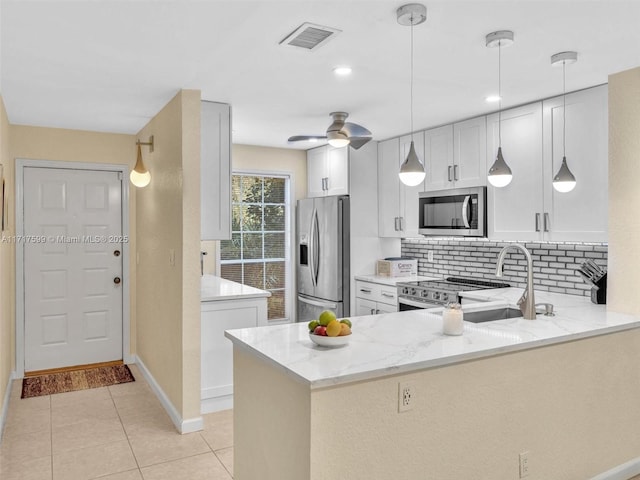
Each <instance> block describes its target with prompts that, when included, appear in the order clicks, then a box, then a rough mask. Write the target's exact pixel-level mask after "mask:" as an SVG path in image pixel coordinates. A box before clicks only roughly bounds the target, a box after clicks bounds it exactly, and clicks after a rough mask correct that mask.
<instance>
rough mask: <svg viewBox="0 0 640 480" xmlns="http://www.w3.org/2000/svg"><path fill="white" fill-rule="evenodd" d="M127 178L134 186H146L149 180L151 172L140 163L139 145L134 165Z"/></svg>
mask: <svg viewBox="0 0 640 480" xmlns="http://www.w3.org/2000/svg"><path fill="white" fill-rule="evenodd" d="M129 179H130V180H131V183H133V184H134V185H135V186H136V187H140V188H142V187H146V186H147V185H149V182H151V174H150V173H149V170H147V167H145V166H144V163H142V151H141V150H140V145H138V159H137V160H136V165H135V167H133V170H131V174H130V175H129Z"/></svg>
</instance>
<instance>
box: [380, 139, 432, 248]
mask: <svg viewBox="0 0 640 480" xmlns="http://www.w3.org/2000/svg"><path fill="white" fill-rule="evenodd" d="M412 138H413V140H414V148H415V149H416V153H417V155H418V158H419V159H420V160H421V161H422V162H424V132H418V133H415V134H414V135H413V137H412V136H411V135H405V136H403V137H400V138H392V139H391V140H386V141H384V142H380V143H379V144H378V233H379V235H380V236H381V237H397V238H407V237H417V236H418V193H419V192H421V191H422V190H423V189H424V183H421V184H419V185H417V186H415V187H408V186H407V185H405V184H403V183H402V182H401V181H400V177H399V176H398V173H399V172H400V166H401V165H402V163H403V162H404V161H405V159H406V158H407V154H408V153H409V147H410V145H411V139H412Z"/></svg>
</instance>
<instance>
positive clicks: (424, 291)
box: [420, 290, 429, 298]
mask: <svg viewBox="0 0 640 480" xmlns="http://www.w3.org/2000/svg"><path fill="white" fill-rule="evenodd" d="M420 296H421V297H422V298H426V297H428V296H429V291H428V290H421V291H420Z"/></svg>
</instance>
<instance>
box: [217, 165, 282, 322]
mask: <svg viewBox="0 0 640 480" xmlns="http://www.w3.org/2000/svg"><path fill="white" fill-rule="evenodd" d="M231 208H232V215H231V240H223V241H221V242H220V276H221V277H223V278H226V279H228V280H233V281H234V282H239V283H243V284H245V285H250V286H252V287H256V288H260V289H262V290H267V291H269V292H271V297H269V298H268V299H267V304H268V319H269V320H287V319H288V318H289V312H288V307H287V305H288V303H289V302H288V300H289V298H288V297H289V294H290V293H289V292H288V291H287V285H288V284H289V279H288V278H287V277H288V272H289V238H290V225H289V224H290V221H289V178H288V177H286V176H276V175H258V174H234V175H233V176H232V178H231Z"/></svg>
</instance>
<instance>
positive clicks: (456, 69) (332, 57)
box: [0, 0, 640, 148]
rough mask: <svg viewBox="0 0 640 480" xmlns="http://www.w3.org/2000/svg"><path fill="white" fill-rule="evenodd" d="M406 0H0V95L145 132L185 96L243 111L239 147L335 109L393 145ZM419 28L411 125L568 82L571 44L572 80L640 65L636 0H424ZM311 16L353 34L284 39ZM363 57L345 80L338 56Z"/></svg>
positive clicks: (57, 113) (36, 120)
mask: <svg viewBox="0 0 640 480" xmlns="http://www.w3.org/2000/svg"><path fill="white" fill-rule="evenodd" d="M404 3H406V2H403V1H402V0H400V1H387V0H384V1H363V0H341V1H318V0H315V1H305V0H296V1H276V0H262V1H245V0H232V1H222V0H208V1H204V0H201V1H186V0H173V1H153V2H152V1H148V0H147V1H145V0H139V1H133V0H129V1H127V0H119V1H115V0H111V1H107V0H85V1H57V0H48V1H24V0H2V3H1V6H0V17H1V24H0V28H1V32H0V33H1V36H0V40H1V42H2V45H1V57H0V61H1V64H0V66H1V71H2V74H1V82H2V83H1V92H2V96H3V99H4V103H5V106H6V109H7V114H8V116H9V121H10V122H11V123H12V124H20V125H37V126H44V127H59V128H71V129H81V130H94V131H101V132H117V133H128V134H135V133H137V132H138V131H139V130H141V129H142V127H144V125H146V123H147V122H148V121H149V120H150V119H151V118H152V117H153V116H154V115H155V114H156V113H157V112H158V111H160V109H161V108H162V107H163V106H164V105H165V104H166V103H167V102H168V101H169V100H170V99H171V98H172V97H173V96H174V95H175V94H176V93H177V91H178V90H179V89H183V88H184V89H199V90H201V91H202V98H203V99H205V100H212V101H219V102H226V103H230V104H231V105H232V106H233V141H234V143H241V144H251V145H264V146H273V147H290V148H310V147H312V146H314V145H313V144H310V143H306V142H303V143H296V144H290V145H289V144H287V138H288V137H289V136H291V135H297V134H320V135H322V134H324V131H325V130H326V128H327V126H328V125H329V124H330V120H331V119H330V117H329V113H330V112H332V111H335V110H344V111H347V112H349V113H350V117H349V120H350V121H353V122H355V123H359V124H362V125H364V126H366V127H367V128H368V129H369V130H371V132H372V133H373V136H374V139H376V140H383V139H386V138H389V137H393V136H397V135H401V134H405V133H407V132H409V130H410V115H409V107H410V100H409V98H410V97H409V78H410V77H409V64H410V63H409V62H410V54H409V45H410V44H409V42H410V29H409V28H408V27H403V26H401V25H399V24H398V23H397V21H396V14H395V11H396V9H397V8H398V7H399V6H401V5H403V4H404ZM424 4H425V5H426V6H427V21H426V22H425V23H423V24H422V25H419V26H417V27H415V28H414V35H415V37H414V38H415V57H414V58H415V67H414V68H415V70H414V82H415V83H414V125H415V128H416V130H418V129H423V128H427V127H432V126H437V125H441V124H444V123H448V122H452V121H455V120H460V119H464V118H468V117H472V116H476V115H480V114H485V113H489V112H492V111H495V110H497V105H496V104H489V103H486V102H485V100H484V98H485V97H486V96H487V95H489V94H492V93H497V82H498V75H497V69H498V52H497V50H496V49H490V48H486V47H485V44H484V38H485V35H486V34H487V33H490V32H492V31H495V30H502V29H508V30H513V31H514V33H515V43H514V44H513V45H512V46H510V47H508V48H503V49H502V92H503V106H504V107H509V106H514V105H519V104H522V103H526V102H530V101H532V100H536V99H540V98H545V97H549V96H554V95H558V94H560V93H562V69H561V68H553V67H551V65H550V56H551V55H552V54H554V53H557V52H561V51H564V50H575V51H577V52H578V54H579V58H578V62H577V63H576V64H574V65H570V66H568V67H567V90H568V91H571V90H577V89H581V88H585V87H589V86H593V85H598V84H602V83H606V82H607V76H608V75H609V74H611V73H615V72H618V71H622V70H626V69H629V68H633V67H636V66H638V65H640V28H638V22H639V21H640V2H637V1H615V0H600V1H596V0H589V1H580V0H573V1H519V0H512V1H506V0H503V1H481V0H477V1H456V0H445V1H427V2H424ZM304 22H311V23H315V24H319V25H325V26H329V27H334V28H338V29H340V30H341V31H342V32H341V33H340V34H339V35H337V36H336V37H335V38H334V39H333V40H331V41H329V42H328V43H326V44H325V45H323V46H322V47H320V48H319V49H317V50H316V51H313V52H309V51H305V50H301V49H296V48H294V47H289V46H281V45H279V42H280V41H281V40H282V39H283V38H284V37H286V36H287V35H288V34H289V33H291V32H292V31H293V30H294V29H296V28H297V27H298V26H299V25H301V24H302V23H304ZM341 64H347V65H350V66H351V67H352V68H353V74H352V75H351V76H350V77H348V78H337V77H335V76H334V74H333V73H332V69H333V67H334V66H336V65H341Z"/></svg>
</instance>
